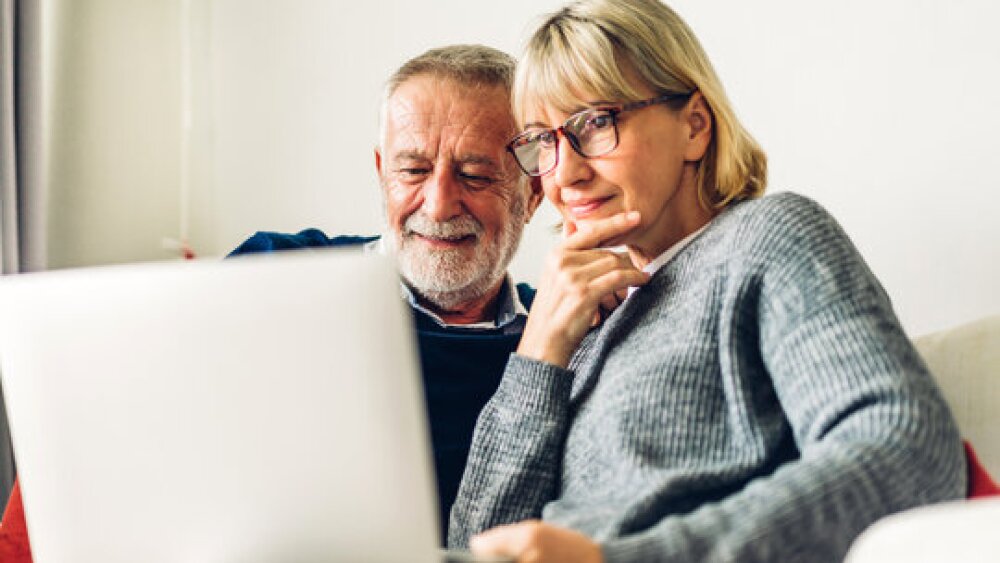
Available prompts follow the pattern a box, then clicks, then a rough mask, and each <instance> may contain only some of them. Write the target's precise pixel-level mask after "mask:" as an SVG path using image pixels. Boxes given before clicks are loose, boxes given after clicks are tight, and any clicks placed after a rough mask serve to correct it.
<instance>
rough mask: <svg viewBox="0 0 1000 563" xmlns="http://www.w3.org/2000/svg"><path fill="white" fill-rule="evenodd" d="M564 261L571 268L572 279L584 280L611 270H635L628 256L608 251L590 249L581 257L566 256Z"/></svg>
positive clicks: (592, 278)
mask: <svg viewBox="0 0 1000 563" xmlns="http://www.w3.org/2000/svg"><path fill="white" fill-rule="evenodd" d="M580 254H582V253H580ZM566 263H567V265H568V267H569V268H572V276H573V278H574V279H577V280H581V281H586V282H590V281H591V280H594V279H596V278H599V277H601V276H603V275H604V274H607V273H608V272H611V271H613V270H637V268H636V267H635V266H633V265H632V261H631V260H630V259H629V258H628V256H626V255H622V254H618V253H615V252H608V251H590V252H588V253H587V254H586V255H585V256H583V257H577V256H568V257H567V260H566Z"/></svg>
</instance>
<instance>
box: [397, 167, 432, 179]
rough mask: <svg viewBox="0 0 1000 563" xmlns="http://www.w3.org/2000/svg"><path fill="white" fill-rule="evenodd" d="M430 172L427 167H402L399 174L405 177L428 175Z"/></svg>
mask: <svg viewBox="0 0 1000 563" xmlns="http://www.w3.org/2000/svg"><path fill="white" fill-rule="evenodd" d="M429 173H430V170H428V169H427V168H400V169H399V174H400V175H401V176H403V177H404V178H416V177H419V176H426V175H427V174H429Z"/></svg>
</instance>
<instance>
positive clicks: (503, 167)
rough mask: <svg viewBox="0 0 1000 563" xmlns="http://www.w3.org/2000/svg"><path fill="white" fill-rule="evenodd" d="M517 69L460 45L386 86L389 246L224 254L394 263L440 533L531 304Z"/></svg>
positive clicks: (295, 239)
mask: <svg viewBox="0 0 1000 563" xmlns="http://www.w3.org/2000/svg"><path fill="white" fill-rule="evenodd" d="M513 67H514V61H513V59H511V58H510V57H509V56H508V55H506V54H504V53H502V52H500V51H497V50H494V49H491V48H488V47H482V46H469V45H459V46H451V47H443V48H439V49H433V50H431V51H428V52H426V53H424V54H423V55H420V56H418V57H416V58H414V59H412V60H410V61H408V62H407V63H405V64H404V65H403V66H402V67H401V68H400V69H399V70H397V71H396V73H395V74H393V75H392V77H391V78H390V79H389V81H388V84H387V87H386V90H385V99H384V101H383V109H382V132H381V140H380V146H379V147H377V148H376V149H375V168H376V171H377V172H378V177H379V181H380V184H381V187H382V190H383V196H384V199H385V205H386V217H387V219H388V227H389V229H388V234H386V235H384V236H382V237H344V236H341V237H334V238H328V237H327V236H326V235H325V234H324V233H322V232H321V231H318V230H316V229H309V230H305V231H302V232H300V233H298V234H294V235H286V234H278V233H257V234H255V235H254V236H253V237H251V238H250V239H248V240H247V241H246V242H244V243H243V244H242V245H240V247H239V248H237V249H236V250H235V251H233V254H244V253H250V252H267V251H274V250H282V249H289V248H303V247H316V246H320V247H325V246H343V245H365V246H366V247H367V248H369V249H372V250H378V249H380V248H383V247H391V248H393V249H394V250H395V251H396V253H397V256H398V259H399V268H400V271H401V273H402V276H403V293H404V295H405V296H406V298H407V299H408V300H409V303H410V305H412V308H413V311H414V320H415V322H416V328H417V336H418V341H419V346H420V357H421V363H422V368H423V377H424V388H425V391H426V398H427V407H428V412H429V414H430V426H431V438H432V442H433V446H434V461H435V465H436V470H437V480H438V491H439V500H440V510H441V522H442V525H444V526H446V525H447V522H448V512H449V510H450V508H451V504H452V502H453V501H454V499H455V494H456V492H457V489H458V484H459V482H460V481H461V478H462V472H463V471H464V469H465V460H466V456H467V455H468V451H469V444H470V442H471V439H472V430H473V427H474V426H475V422H476V417H477V416H478V415H479V411H480V409H481V408H482V407H483V405H484V404H485V403H486V401H487V400H488V399H489V398H490V397H491V396H492V395H493V392H494V391H495V390H496V388H497V385H498V384H499V382H500V377H501V374H502V373H503V369H504V366H505V364H506V362H507V357H508V356H509V355H510V353H511V352H513V351H514V349H515V348H516V347H517V343H518V340H519V339H520V337H521V331H522V329H523V327H524V322H525V318H526V315H527V312H526V307H527V306H529V305H530V302H531V299H532V297H533V296H534V291H533V290H531V289H530V288H529V287H528V286H527V285H524V284H521V285H517V286H515V285H514V283H513V282H512V281H511V279H510V277H509V276H508V275H507V273H506V272H507V265H508V264H509V263H510V260H511V257H513V255H514V251H515V250H516V249H517V245H518V242H519V241H520V238H521V232H522V230H523V228H524V225H525V223H526V222H527V221H528V219H529V218H530V217H531V215H532V213H533V212H534V211H535V208H536V207H537V206H538V204H539V202H540V200H541V194H540V190H538V189H537V186H535V187H533V186H532V185H531V184H530V183H529V181H528V180H527V178H526V177H525V176H522V175H521V174H520V172H519V171H518V168H517V164H516V163H515V162H514V159H513V158H512V157H511V156H510V155H509V154H508V153H507V152H506V150H505V145H506V143H507V141H508V140H510V139H511V138H512V137H513V135H514V133H515V125H514V119H513V116H512V114H511V110H510V97H509V96H510V94H509V92H510V83H511V79H512V74H513ZM442 533H443V532H442ZM442 539H443V537H442Z"/></svg>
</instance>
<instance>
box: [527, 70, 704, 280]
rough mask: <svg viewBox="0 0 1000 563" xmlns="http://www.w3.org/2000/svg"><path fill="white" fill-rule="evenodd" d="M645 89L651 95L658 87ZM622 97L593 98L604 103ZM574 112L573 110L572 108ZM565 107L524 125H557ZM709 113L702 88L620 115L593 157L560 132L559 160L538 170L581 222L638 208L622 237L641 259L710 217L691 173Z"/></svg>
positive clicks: (553, 197)
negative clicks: (685, 97) (604, 147)
mask: <svg viewBox="0 0 1000 563" xmlns="http://www.w3.org/2000/svg"><path fill="white" fill-rule="evenodd" d="M642 91H643V93H644V94H645V95H646V96H647V97H649V98H652V97H654V96H655V95H656V93H655V92H652V91H649V90H648V89H645V90H642ZM618 102H619V100H595V101H594V102H593V103H590V104H588V105H587V106H584V107H580V108H577V111H579V110H583V109H586V108H587V107H602V106H608V105H613V104H616V103H618ZM574 113H575V112H574ZM569 116H570V114H567V113H563V112H561V111H559V110H556V109H554V108H552V107H551V106H548V107H543V108H542V109H541V110H540V111H539V113H538V114H537V115H530V116H529V120H528V121H529V126H531V127H534V126H538V127H546V128H556V127H559V126H560V125H562V124H563V122H564V121H566V119H567V118H568V117H569ZM711 123H712V121H711V115H710V113H709V112H708V109H707V107H706V105H705V102H704V99H703V98H702V97H701V95H700V94H699V93H695V94H694V95H693V96H692V97H691V99H690V100H689V101H688V102H687V104H686V105H685V106H684V108H682V109H681V110H680V111H675V110H672V109H670V108H669V107H668V106H666V105H664V104H654V105H651V106H648V107H645V108H641V109H637V110H633V111H626V112H623V113H620V114H619V115H618V116H617V127H618V146H617V147H616V148H615V149H614V150H612V151H611V152H610V153H608V154H606V155H604V156H599V157H595V158H585V157H582V156H580V155H579V154H578V153H577V152H576V151H575V150H573V148H572V147H571V146H570V143H569V142H568V141H567V140H566V138H565V137H564V136H563V135H562V134H561V133H560V134H559V139H558V143H559V145H558V149H557V150H558V163H557V164H556V167H555V169H553V170H552V171H551V172H549V173H547V174H545V175H543V176H542V178H541V180H542V187H543V189H544V191H545V195H546V197H547V198H548V199H549V201H551V202H552V203H553V204H554V205H555V206H556V208H557V209H558V210H559V212H560V213H561V214H562V216H563V220H564V221H566V222H567V223H569V224H572V225H574V226H576V227H577V228H579V227H580V226H581V225H586V223H587V222H588V221H593V220H595V219H600V218H605V217H610V216H612V215H615V214H617V213H622V212H626V211H638V212H639V213H640V214H641V216H642V219H641V222H640V224H639V226H638V227H637V228H636V229H635V230H633V231H632V232H630V233H629V234H628V235H626V236H625V237H624V239H622V240H615V241H605V242H606V245H607V246H614V245H619V244H626V245H628V246H629V249H630V251H631V252H632V254H633V258H634V259H638V260H637V261H638V262H641V264H645V263H646V262H648V261H649V260H651V259H653V258H655V257H656V256H658V255H659V254H660V253H662V252H663V251H664V250H666V249H667V248H669V247H670V246H671V245H673V244H674V243H675V242H677V241H679V240H680V239H682V238H683V237H684V236H686V235H687V234H688V233H691V232H693V231H695V230H697V229H698V228H700V227H701V226H702V225H704V224H705V223H706V222H707V221H708V220H709V219H710V218H711V213H709V212H708V211H706V210H704V209H703V208H702V207H701V206H700V205H699V203H698V196H697V186H696V182H695V173H696V169H697V161H698V160H700V159H701V158H702V156H704V154H705V151H706V149H707V147H708V143H709V141H710V139H711V135H712V131H711Z"/></svg>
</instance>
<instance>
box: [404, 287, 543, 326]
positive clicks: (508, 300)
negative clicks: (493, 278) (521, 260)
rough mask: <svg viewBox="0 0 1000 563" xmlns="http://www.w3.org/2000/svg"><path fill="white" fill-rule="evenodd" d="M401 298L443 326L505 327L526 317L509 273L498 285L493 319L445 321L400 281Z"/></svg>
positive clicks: (524, 308) (525, 311)
mask: <svg viewBox="0 0 1000 563" xmlns="http://www.w3.org/2000/svg"><path fill="white" fill-rule="evenodd" d="M399 286H400V288H401V290H402V294H403V298H404V299H406V301H407V303H409V304H410V306H411V307H413V308H414V309H416V310H418V311H420V312H421V313H423V314H425V315H427V316H428V317H430V318H431V319H432V320H433V321H434V322H436V323H437V324H438V325H440V326H442V327H444V328H460V329H468V330H484V329H496V328H505V327H507V326H510V325H512V324H513V323H514V322H515V321H517V320H518V318H519V317H521V318H523V317H527V316H528V309H527V308H526V307H525V306H524V303H522V302H521V296H520V295H518V293H517V287H516V286H515V285H514V282H513V281H512V280H511V277H510V275H507V276H506V277H505V278H504V280H503V285H501V286H500V293H499V295H497V315H496V318H495V319H494V320H491V321H483V322H478V323H470V324H452V323H447V322H445V321H444V320H443V319H442V318H441V317H440V316H438V314H437V313H435V312H433V311H431V310H430V309H428V308H427V307H424V306H423V305H421V304H420V303H419V302H418V301H417V296H416V295H415V294H414V293H413V290H411V289H410V288H409V287H408V286H407V285H406V284H405V283H402V282H400V284H399Z"/></svg>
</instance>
